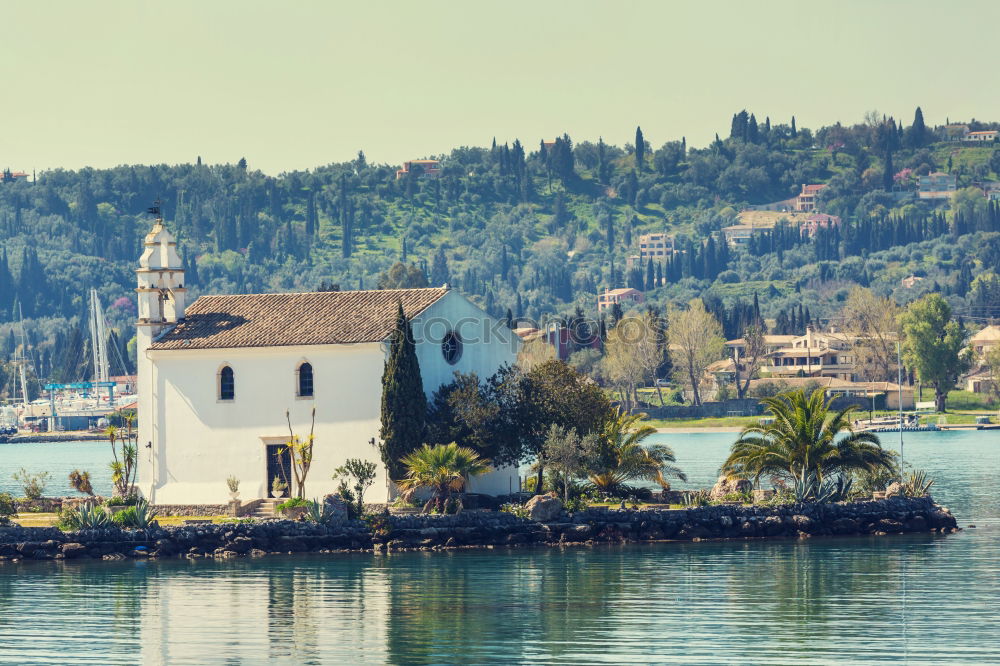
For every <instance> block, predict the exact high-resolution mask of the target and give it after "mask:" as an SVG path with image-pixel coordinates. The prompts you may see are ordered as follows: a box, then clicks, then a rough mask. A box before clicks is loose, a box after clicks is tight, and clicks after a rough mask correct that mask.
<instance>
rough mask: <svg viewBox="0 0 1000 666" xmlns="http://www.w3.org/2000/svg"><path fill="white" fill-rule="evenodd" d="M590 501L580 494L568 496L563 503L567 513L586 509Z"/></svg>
mask: <svg viewBox="0 0 1000 666" xmlns="http://www.w3.org/2000/svg"><path fill="white" fill-rule="evenodd" d="M588 506H590V503H589V502H588V501H587V500H586V498H584V497H583V496H581V495H577V496H576V497H570V498H569V500H568V501H567V502H566V503H565V504H564V505H563V508H565V509H566V511H568V512H569V513H576V512H578V511H586V509H587V507H588Z"/></svg>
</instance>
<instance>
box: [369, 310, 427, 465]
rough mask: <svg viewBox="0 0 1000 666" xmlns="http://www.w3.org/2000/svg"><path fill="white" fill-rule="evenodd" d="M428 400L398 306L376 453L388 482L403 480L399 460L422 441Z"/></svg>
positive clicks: (407, 323)
mask: <svg viewBox="0 0 1000 666" xmlns="http://www.w3.org/2000/svg"><path fill="white" fill-rule="evenodd" d="M426 410H427V398H426V396H425V395H424V385H423V380H422V379H421V377H420V364H419V363H418V361H417V351H416V347H415V346H414V343H413V332H412V330H411V328H410V321H409V319H407V317H406V315H405V314H404V313H403V304H402V302H400V304H399V311H398V312H397V314H396V327H395V329H394V330H393V332H392V334H391V335H390V337H389V358H388V360H386V362H385V370H384V372H383V373H382V428H381V430H380V432H379V437H380V439H381V441H380V442H379V453H380V454H381V456H382V464H384V465H385V468H386V471H387V472H388V474H389V478H390V479H399V478H402V476H403V473H404V469H403V465H402V464H401V463H400V459H401V458H403V457H404V456H405V455H406V454H408V453H410V452H411V451H413V450H415V449H416V448H418V447H419V446H420V445H421V444H422V443H423V439H424V423H425V419H426Z"/></svg>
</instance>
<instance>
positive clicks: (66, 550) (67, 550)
mask: <svg viewBox="0 0 1000 666" xmlns="http://www.w3.org/2000/svg"><path fill="white" fill-rule="evenodd" d="M60 550H61V551H62V554H63V555H65V556H66V558H67V559H71V558H74V557H80V556H81V555H84V554H85V553H86V552H87V547H86V546H84V545H83V544H82V543H64V544H63V545H62V548H61V549H60Z"/></svg>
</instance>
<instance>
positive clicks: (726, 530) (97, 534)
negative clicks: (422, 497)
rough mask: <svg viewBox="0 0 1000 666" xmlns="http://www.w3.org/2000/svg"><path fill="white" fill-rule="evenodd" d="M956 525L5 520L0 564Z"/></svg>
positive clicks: (918, 504)
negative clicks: (138, 526)
mask: <svg viewBox="0 0 1000 666" xmlns="http://www.w3.org/2000/svg"><path fill="white" fill-rule="evenodd" d="M957 529H958V527H957V523H956V521H955V518H954V516H952V515H951V513H950V512H949V511H948V509H946V508H944V507H941V506H939V505H937V504H935V503H934V501H933V500H932V499H931V498H930V497H922V498H904V497H893V498H891V499H886V500H874V501H866V502H844V503H837V504H793V505H787V506H779V507H762V506H726V505H723V506H706V507H699V508H691V509H684V510H629V509H623V510H617V509H611V510H608V509H596V508H590V509H587V510H586V511H581V512H577V513H574V514H567V513H565V512H559V513H558V515H554V516H551V520H548V521H546V522H538V521H534V520H529V519H525V518H519V517H517V516H514V515H512V514H509V513H503V512H492V511H468V512H464V513H461V514H458V515H453V516H434V515H406V516H393V515H386V516H375V517H374V518H370V519H368V520H367V521H360V520H353V521H338V522H334V523H331V524H330V525H320V524H317V523H311V522H302V521H290V520H266V521H247V522H233V523H220V524H206V525H187V526H183V527H167V528H159V527H157V528H152V529H149V530H127V529H118V528H113V529H101V530H80V531H77V532H62V531H60V530H58V529H56V528H52V527H18V526H11V527H0V563H2V562H17V561H21V560H61V559H79V558H90V559H103V560H122V559H128V558H156V557H187V558H200V557H214V558H232V557H243V556H251V557H256V556H263V555H268V554H287V553H310V552H311V553H334V552H363V551H368V552H385V551H403V550H438V549H451V548H495V547H497V546H527V545H570V544H595V543H608V542H611V543H626V542H656V541H700V540H708V539H713V540H714V539H750V538H790V537H791V538H805V537H812V536H841V535H843V536H846V535H863V534H877V535H883V534H896V533H914V532H939V533H950V532H954V531H957Z"/></svg>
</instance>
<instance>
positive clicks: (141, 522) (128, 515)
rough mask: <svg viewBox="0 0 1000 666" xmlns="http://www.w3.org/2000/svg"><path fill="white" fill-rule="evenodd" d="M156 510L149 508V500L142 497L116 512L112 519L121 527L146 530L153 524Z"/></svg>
mask: <svg viewBox="0 0 1000 666" xmlns="http://www.w3.org/2000/svg"><path fill="white" fill-rule="evenodd" d="M155 519H156V512H155V511H152V510H151V509H150V508H149V502H147V501H146V500H144V499H142V498H140V499H138V500H137V501H136V503H135V504H133V505H132V506H130V507H128V508H127V509H123V510H121V511H119V512H118V513H116V514H115V515H114V517H113V518H112V520H113V521H114V523H115V524H116V525H118V526H119V527H131V528H135V529H140V530H144V529H147V528H149V527H151V526H152V525H153V521H154V520H155Z"/></svg>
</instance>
